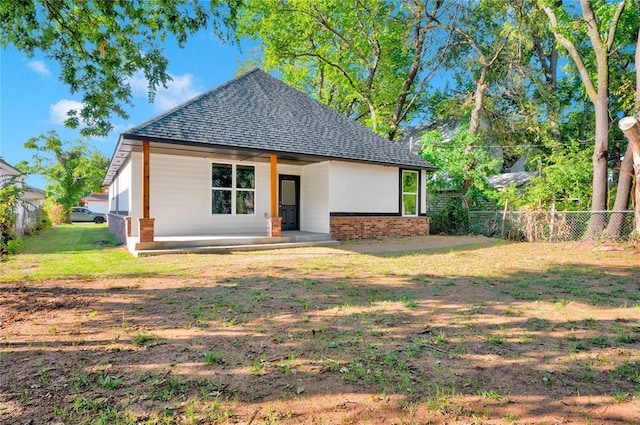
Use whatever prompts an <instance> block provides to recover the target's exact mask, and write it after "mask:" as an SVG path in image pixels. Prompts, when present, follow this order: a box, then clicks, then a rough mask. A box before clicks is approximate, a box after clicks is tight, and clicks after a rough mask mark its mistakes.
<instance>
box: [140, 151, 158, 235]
mask: <svg viewBox="0 0 640 425" xmlns="http://www.w3.org/2000/svg"><path fill="white" fill-rule="evenodd" d="M149 158H150V149H149V142H142V217H141V218H139V219H138V226H139V237H140V242H153V237H154V222H155V219H154V218H151V217H150V214H149V192H150V190H149V189H150V177H151V167H150V159H149Z"/></svg>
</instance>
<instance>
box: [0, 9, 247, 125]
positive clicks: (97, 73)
mask: <svg viewBox="0 0 640 425" xmlns="http://www.w3.org/2000/svg"><path fill="white" fill-rule="evenodd" d="M221 4H222V1H217V0H212V1H211V6H212V8H211V11H212V12H213V16H214V17H218V18H219V17H221V14H220V13H219V11H220V10H222V8H221V7H220V6H221ZM226 4H228V5H230V6H228V7H227V6H225V9H224V10H225V12H226V13H225V16H233V10H234V7H233V5H234V4H235V0H230V1H228V2H226ZM209 21H211V14H210V13H209V10H208V9H207V8H206V5H205V4H204V3H202V2H200V1H197V0H141V1H131V0H98V1H85V0H21V1H3V2H0V46H14V47H15V48H17V49H18V50H20V51H22V52H25V53H26V54H28V55H33V54H35V53H38V52H40V53H42V54H44V56H45V57H47V58H49V59H52V60H53V61H55V62H57V63H58V64H59V65H60V80H61V81H62V82H64V83H65V84H66V85H67V86H68V87H69V89H70V90H71V92H72V93H76V92H78V93H80V94H82V103H83V107H82V110H80V111H74V112H72V113H71V114H70V115H69V118H68V119H67V121H66V124H67V125H68V126H69V127H72V128H76V127H79V126H84V128H83V129H82V133H83V134H85V135H105V134H106V133H108V132H109V130H110V129H111V128H112V126H111V118H112V116H114V115H117V116H120V117H122V118H127V113H126V111H125V107H126V106H127V105H130V104H131V102H132V93H131V87H130V86H129V83H128V79H129V78H130V77H131V76H132V75H133V74H134V73H136V72H142V73H143V74H144V76H145V78H146V79H147V81H148V83H149V96H150V98H151V99H153V96H154V93H155V90H156V88H157V87H159V86H162V85H166V84H167V82H168V81H169V80H170V76H169V74H168V70H167V67H168V61H167V58H166V57H165V55H164V51H163V44H164V43H166V42H167V40H168V39H170V38H173V39H175V40H176V41H177V43H178V44H179V45H180V46H182V45H183V44H184V43H185V42H186V40H187V38H188V37H189V36H190V35H191V34H193V33H194V32H196V31H198V30H200V29H201V28H205V27H206V25H207V23H208V22H209ZM214 23H217V26H216V28H220V27H221V25H222V20H218V19H214Z"/></svg>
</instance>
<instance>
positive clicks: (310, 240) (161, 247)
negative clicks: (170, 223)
mask: <svg viewBox="0 0 640 425" xmlns="http://www.w3.org/2000/svg"><path fill="white" fill-rule="evenodd" d="M337 243H339V242H338V241H335V240H333V239H332V238H331V236H330V235H329V234H325V233H312V232H300V231H284V232H282V236H280V237H272V238H270V237H267V236H264V235H193V236H157V237H155V240H154V241H153V242H137V241H134V243H133V244H132V246H133V249H132V253H133V255H135V256H136V257H139V256H151V255H162V254H181V253H201V254H205V253H207V254H208V253H216V252H217V253H225V252H231V251H252V250H253V251H255V250H265V249H283V248H292V247H302V246H318V245H332V244H337ZM130 246H131V245H130Z"/></svg>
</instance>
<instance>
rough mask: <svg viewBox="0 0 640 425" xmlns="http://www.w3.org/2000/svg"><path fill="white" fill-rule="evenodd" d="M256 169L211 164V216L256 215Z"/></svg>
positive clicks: (236, 165) (237, 165) (252, 167)
mask: <svg viewBox="0 0 640 425" xmlns="http://www.w3.org/2000/svg"><path fill="white" fill-rule="evenodd" d="M255 199H256V168H255V167H254V166H253V165H241V164H220V163H213V164H211V214H232V215H254V214H255V213H256V209H255Z"/></svg>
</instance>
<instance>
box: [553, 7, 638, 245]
mask: <svg viewBox="0 0 640 425" xmlns="http://www.w3.org/2000/svg"><path fill="white" fill-rule="evenodd" d="M626 3H627V2H626V1H624V0H623V1H620V2H617V3H615V4H610V3H608V2H606V1H604V0H598V1H593V2H590V1H589V0H580V9H581V16H580V17H578V16H574V15H572V14H571V10H570V8H569V7H568V6H562V5H559V4H558V3H557V2H552V3H550V2H542V9H543V10H544V12H545V13H546V15H547V17H548V19H549V23H550V25H551V29H552V31H553V33H554V36H555V38H556V40H557V41H558V43H559V44H560V45H561V46H562V47H563V48H564V49H565V50H566V52H567V53H568V56H569V57H570V58H571V60H572V61H573V64H574V65H575V67H576V69H577V71H578V73H579V75H580V78H581V80H582V84H583V87H584V90H585V92H586V95H587V96H588V98H589V100H590V101H591V103H593V105H594V113H595V147H594V152H593V157H592V162H593V180H592V186H593V195H592V198H591V210H592V211H602V210H606V209H607V179H608V152H609V124H610V120H609V114H610V110H609V106H610V95H611V93H610V85H609V82H610V80H609V78H610V73H611V64H610V58H611V55H612V54H613V52H614V50H615V49H618V48H620V47H621V46H620V40H619V39H617V38H616V33H617V31H618V26H619V24H620V22H621V18H622V16H623V13H624V11H625V9H626V8H627V4H626ZM630 8H631V7H629V8H627V9H630ZM585 37H586V38H587V40H588V43H589V44H590V47H591V50H589V51H584V50H581V49H580V43H581V42H584V39H585ZM604 225H605V221H604V219H603V217H601V216H600V215H595V214H594V215H592V217H591V221H590V223H589V234H590V235H591V236H595V235H596V234H598V233H599V232H601V231H602V230H603V229H604Z"/></svg>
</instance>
